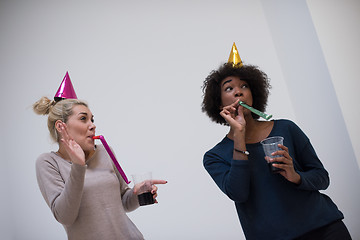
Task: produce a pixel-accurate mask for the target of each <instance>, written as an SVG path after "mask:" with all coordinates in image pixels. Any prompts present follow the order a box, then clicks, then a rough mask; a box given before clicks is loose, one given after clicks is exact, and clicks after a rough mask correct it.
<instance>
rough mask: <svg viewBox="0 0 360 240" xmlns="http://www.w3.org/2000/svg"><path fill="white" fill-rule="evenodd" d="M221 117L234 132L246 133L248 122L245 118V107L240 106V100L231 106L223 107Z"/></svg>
mask: <svg viewBox="0 0 360 240" xmlns="http://www.w3.org/2000/svg"><path fill="white" fill-rule="evenodd" d="M220 115H221V116H222V117H223V118H224V119H225V121H226V122H227V123H228V124H229V125H230V127H231V128H232V129H233V130H235V131H236V130H238V131H241V132H243V131H245V127H246V121H245V118H244V113H243V107H242V106H240V105H239V100H236V101H235V102H234V103H232V104H231V105H229V106H226V107H223V109H222V111H221V112H220Z"/></svg>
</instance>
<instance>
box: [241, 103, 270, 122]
mask: <svg viewBox="0 0 360 240" xmlns="http://www.w3.org/2000/svg"><path fill="white" fill-rule="evenodd" d="M239 104H240V105H241V106H243V107H244V108H247V109H249V110H250V111H252V112H253V113H255V114H256V115H259V116H260V117H262V118H264V119H266V120H269V119H270V118H272V115H269V114H266V113H263V112H260V111H259V110H257V109H255V108H253V107H250V106H249V105H247V104H246V103H244V102H243V101H239Z"/></svg>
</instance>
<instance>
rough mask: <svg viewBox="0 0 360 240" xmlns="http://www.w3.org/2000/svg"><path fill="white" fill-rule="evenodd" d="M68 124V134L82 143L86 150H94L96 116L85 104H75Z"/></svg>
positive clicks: (81, 145)
mask: <svg viewBox="0 0 360 240" xmlns="http://www.w3.org/2000/svg"><path fill="white" fill-rule="evenodd" d="M72 111H73V114H72V115H70V116H69V118H68V120H67V122H66V126H67V131H68V134H69V135H70V136H71V137H72V138H73V139H74V140H75V141H76V142H77V143H78V144H79V145H80V147H81V148H82V149H83V150H84V152H89V151H92V150H94V146H95V145H94V139H93V138H92V137H93V136H94V135H95V128H96V126H95V124H94V116H93V115H92V113H91V111H90V109H89V108H87V107H86V106H84V105H75V106H74V107H73V109H72Z"/></svg>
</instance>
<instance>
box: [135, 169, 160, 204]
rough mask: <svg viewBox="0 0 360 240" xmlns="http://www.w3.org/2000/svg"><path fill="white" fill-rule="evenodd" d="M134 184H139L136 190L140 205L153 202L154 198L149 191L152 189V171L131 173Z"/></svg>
mask: <svg viewBox="0 0 360 240" xmlns="http://www.w3.org/2000/svg"><path fill="white" fill-rule="evenodd" d="M132 178H133V181H134V185H136V184H141V186H140V189H139V191H138V193H137V194H138V199H139V204H140V206H145V205H150V204H153V203H155V199H154V198H153V195H152V193H151V190H152V173H151V172H146V173H142V174H133V175H132Z"/></svg>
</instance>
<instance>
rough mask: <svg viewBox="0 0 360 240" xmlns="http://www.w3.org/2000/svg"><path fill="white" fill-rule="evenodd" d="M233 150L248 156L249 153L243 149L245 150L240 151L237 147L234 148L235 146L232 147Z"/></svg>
mask: <svg viewBox="0 0 360 240" xmlns="http://www.w3.org/2000/svg"><path fill="white" fill-rule="evenodd" d="M234 151H235V152H239V153H242V154H245V155H246V156H249V154H250V153H249V152H248V151H246V150H245V151H241V150H238V149H236V148H234Z"/></svg>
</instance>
